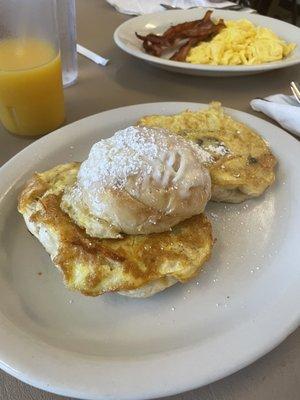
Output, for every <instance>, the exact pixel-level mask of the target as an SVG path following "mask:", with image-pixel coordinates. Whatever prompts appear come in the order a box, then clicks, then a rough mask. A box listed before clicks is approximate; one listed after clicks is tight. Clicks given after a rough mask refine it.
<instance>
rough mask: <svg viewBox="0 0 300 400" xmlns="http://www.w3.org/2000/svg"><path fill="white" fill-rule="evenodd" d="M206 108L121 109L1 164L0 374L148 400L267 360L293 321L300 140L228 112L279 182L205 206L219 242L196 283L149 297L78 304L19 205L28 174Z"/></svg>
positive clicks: (70, 392)
mask: <svg viewBox="0 0 300 400" xmlns="http://www.w3.org/2000/svg"><path fill="white" fill-rule="evenodd" d="M203 106H204V105H201V104H195V103H155V104H141V105H136V106H130V107H124V108H119V109H116V110H111V111H107V112H103V113H101V114H97V115H94V116H91V117H88V118H85V119H83V120H81V121H78V122H75V123H73V124H71V125H68V126H66V127H64V128H62V129H60V130H58V131H56V132H54V133H52V134H50V135H48V136H45V137H44V138H42V139H40V140H38V141H37V142H35V143H34V144H32V145H30V146H28V147H27V148H26V149H25V150H23V151H22V152H21V153H19V154H18V155H16V156H15V157H14V158H13V159H11V160H10V161H9V162H8V163H7V164H5V165H4V166H3V167H2V168H1V169H0V207H1V208H0V209H1V213H0V234H1V242H0V343H1V345H0V367H1V368H2V369H4V370H5V371H7V372H8V373H10V374H12V375H14V376H16V377H17V378H19V379H21V380H23V381H25V382H28V383H30V384H32V385H34V386H37V387H39V388H42V389H45V390H48V391H52V392H55V393H59V394H62V395H66V396H70V397H78V398H83V399H85V400H86V399H97V400H99V399H118V400H123V399H128V400H134V399H139V400H140V399H149V398H154V397H160V396H165V395H170V394H174V393H178V392H182V391H185V390H188V389H192V388H196V387H198V386H201V385H205V384H207V383H209V382H212V381H214V380H216V379H219V378H222V377H224V376H226V375H228V374H231V373H232V372H234V371H236V370H238V369H240V368H242V367H244V366H245V365H247V364H249V363H251V362H252V361H254V360H256V359H257V358H258V357H260V356H262V355H263V354H265V353H266V352H268V351H269V350H271V349H272V348H273V347H274V346H276V345H277V344H278V343H279V342H281V341H282V340H283V339H284V338H285V337H286V336H287V335H288V334H289V333H291V332H292V331H293V330H294V329H295V328H296V326H297V324H298V322H299V317H300V310H299V307H298V306H299V300H300V291H299V285H300V269H299V258H300V250H299V243H300V238H299V216H300V182H299V174H300V167H299V159H300V145H299V143H298V142H297V141H296V140H295V139H293V138H292V137H291V136H289V135H288V134H287V133H286V132H284V131H282V130H281V129H279V128H276V127H275V126H273V125H271V124H269V123H267V122H265V121H263V120H260V119H258V118H256V117H253V116H251V115H248V114H245V113H242V112H239V111H234V110H230V109H228V112H229V113H230V114H231V115H232V116H234V117H236V118H237V119H238V120H240V121H243V122H245V123H246V124H248V125H249V126H251V127H252V128H253V129H255V130H256V131H257V132H259V133H261V134H262V135H263V136H264V137H265V138H266V139H267V140H268V141H269V142H270V144H271V146H272V148H273V150H274V152H275V154H276V155H277V157H278V159H279V167H278V171H277V180H276V184H275V185H274V186H273V187H272V188H271V189H270V190H268V191H267V192H266V194H265V195H264V196H262V197H260V198H258V199H255V200H251V201H247V202H246V203H243V204H240V205H225V204H216V203H210V204H209V206H208V209H207V214H208V215H210V217H211V220H212V223H213V230H214V235H215V237H216V238H217V242H216V244H215V247H214V251H213V256H212V258H211V260H210V261H209V262H208V263H207V265H206V267H205V270H204V272H203V273H201V274H200V276H199V277H198V278H197V279H194V280H193V281H191V282H189V283H187V284H185V285H181V284H177V285H175V286H174V287H172V288H170V289H168V290H166V291H165V292H162V293H161V294H158V295H156V296H154V297H152V298H150V299H144V300H139V299H130V298H125V297H123V296H119V295H116V294H115V295H114V294H108V295H104V296H101V297H96V298H92V297H85V296H83V295H80V294H79V293H73V292H70V291H68V290H67V289H65V288H64V286H63V283H62V279H61V276H60V273H59V272H58V271H57V270H56V268H55V267H54V266H53V265H52V263H51V261H50V259H49V257H48V255H47V254H46V252H45V250H44V249H43V248H42V246H41V245H40V243H39V242H38V241H37V240H36V239H35V238H34V237H32V236H31V235H30V234H29V233H28V231H27V230H26V228H25V224H24V222H23V219H22V217H21V215H19V214H18V212H17V210H16V206H17V198H18V195H19V193H20V190H21V189H22V187H23V185H24V183H25V182H26V180H27V179H28V178H29V177H31V175H32V174H33V172H34V171H43V170H45V169H47V168H50V167H53V166H54V165H56V164H58V163H64V162H68V161H71V160H82V159H84V158H85V157H86V156H87V154H88V151H89V149H90V147H91V145H92V144H93V143H94V142H96V141H98V140H99V139H101V138H105V137H109V136H111V135H112V134H113V133H114V132H115V131H116V130H117V129H120V128H124V127H127V126H128V125H130V124H133V123H135V122H136V120H137V119H138V118H140V117H141V116H143V115H146V114H153V113H158V114H160V113H162V114H169V113H176V112H179V111H181V110H183V109H186V108H190V109H193V110H196V109H198V108H199V107H200V108H201V107H203Z"/></svg>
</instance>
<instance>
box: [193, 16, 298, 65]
mask: <svg viewBox="0 0 300 400" xmlns="http://www.w3.org/2000/svg"><path fill="white" fill-rule="evenodd" d="M225 24H226V28H224V29H222V31H221V32H220V33H218V34H217V35H216V36H215V37H214V38H213V39H212V40H210V41H208V42H202V43H200V44H199V45H198V46H195V47H194V48H192V49H191V50H190V52H189V54H188V56H187V58H186V61H187V62H190V63H192V64H212V65H241V64H244V65H254V64H262V63H266V62H270V61H278V60H281V59H283V58H284V57H286V56H287V55H289V54H290V53H291V52H292V51H293V50H294V49H295V47H296V45H295V44H292V43H290V44H287V43H286V42H285V41H284V40H282V39H280V38H279V37H278V36H277V35H276V34H275V33H274V32H272V31H271V30H270V29H268V28H263V27H260V26H258V27H257V26H255V25H253V24H252V22H250V21H248V20H246V19H241V20H237V21H226V22H225Z"/></svg>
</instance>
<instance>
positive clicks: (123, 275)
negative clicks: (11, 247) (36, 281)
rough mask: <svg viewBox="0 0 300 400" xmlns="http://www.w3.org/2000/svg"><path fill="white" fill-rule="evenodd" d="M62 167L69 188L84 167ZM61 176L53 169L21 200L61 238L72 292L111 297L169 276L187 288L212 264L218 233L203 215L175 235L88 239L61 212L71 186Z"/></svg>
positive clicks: (59, 259) (61, 260)
mask: <svg viewBox="0 0 300 400" xmlns="http://www.w3.org/2000/svg"><path fill="white" fill-rule="evenodd" d="M67 166H69V170H68V167H67ZM59 167H61V169H62V173H63V175H66V174H67V175H68V179H67V180H68V185H71V184H73V183H74V180H75V179H76V176H77V172H76V171H77V170H78V168H79V167H78V165H74V164H65V165H63V166H58V167H56V169H57V168H58V170H59ZM51 171H54V174H53V176H52V175H51ZM56 172H57V171H56V170H55V169H53V170H50V171H46V172H45V173H43V174H36V175H35V176H34V177H33V178H32V179H31V180H30V181H29V183H28V184H27V185H26V187H25V188H24V190H23V192H22V194H21V197H20V200H19V211H20V212H21V213H22V214H25V215H26V214H27V216H28V215H29V214H30V215H29V216H30V221H31V222H32V223H33V224H35V225H37V226H43V227H46V228H47V230H48V231H49V232H55V233H56V236H57V237H58V238H59V248H58V252H57V254H56V255H55V257H54V259H53V261H54V263H55V265H56V266H57V267H58V268H59V269H60V270H61V271H62V273H63V275H64V281H65V284H66V286H68V287H69V288H70V289H75V290H79V291H81V292H82V293H83V294H86V295H90V296H96V295H99V294H101V293H104V292H106V291H120V290H122V291H124V290H131V289H136V288H139V287H141V286H143V285H145V284H146V283H148V282H151V281H155V280H157V279H160V278H162V277H164V276H173V277H175V278H176V279H177V280H179V281H181V282H184V281H186V280H188V279H190V278H192V277H193V276H194V275H195V274H196V273H197V272H198V271H199V269H200V268H201V266H202V265H203V263H204V262H205V261H206V260H207V259H208V258H209V256H210V253H211V250H212V244H213V240H212V230H211V224H210V222H209V220H208V219H207V218H206V217H205V216H204V215H203V214H202V215H198V216H195V217H192V218H191V219H189V220H186V221H184V222H182V223H180V224H178V225H177V226H176V227H174V228H173V230H172V231H170V232H164V233H157V234H151V235H128V236H125V237H124V238H122V239H98V238H94V237H91V236H89V235H87V234H86V232H85V230H84V229H82V228H80V227H79V226H77V225H76V224H75V223H74V222H73V221H72V220H71V218H70V217H69V216H68V215H67V214H66V213H65V212H63V211H62V209H61V208H60V202H61V196H62V193H63V188H64V187H65V186H64V185H63V184H62V185H61V187H60V189H59V187H58V186H59V185H57V182H60V181H61V176H59V174H56ZM71 175H73V178H72V179H71V178H70V176H71ZM28 210H34V211H31V212H29V211H28Z"/></svg>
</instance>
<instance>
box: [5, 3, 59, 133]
mask: <svg viewBox="0 0 300 400" xmlns="http://www.w3.org/2000/svg"><path fill="white" fill-rule="evenodd" d="M0 16H1V19H0V120H1V122H2V123H3V125H4V126H5V127H6V128H7V129H8V130H9V131H10V132H12V133H14V134H17V135H24V136H39V135H43V134H45V133H47V132H50V131H52V130H54V129H56V128H57V127H58V126H59V125H61V124H62V122H63V121H64V118H65V112H64V97H63V87H62V74H61V59H60V53H59V46H58V35H57V21H56V2H55V0H38V1H37V0H0Z"/></svg>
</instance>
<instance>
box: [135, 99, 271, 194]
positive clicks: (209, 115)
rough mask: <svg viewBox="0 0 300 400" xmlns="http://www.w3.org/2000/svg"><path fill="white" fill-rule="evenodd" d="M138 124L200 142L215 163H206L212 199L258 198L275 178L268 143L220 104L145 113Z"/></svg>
mask: <svg viewBox="0 0 300 400" xmlns="http://www.w3.org/2000/svg"><path fill="white" fill-rule="evenodd" d="M137 123H138V124H140V125H149V126H156V127H162V128H167V129H170V130H171V131H173V132H175V133H178V134H180V135H182V136H184V137H186V138H187V139H191V140H193V141H195V142H197V143H198V144H199V145H201V146H202V147H203V148H204V149H205V150H206V151H208V152H209V153H210V154H211V155H212V157H213V162H211V163H208V164H207V168H208V169H209V172H210V174H211V180H212V200H215V201H232V202H239V201H243V200H245V199H247V198H250V197H256V196H259V195H261V194H262V193H263V192H264V191H265V190H266V189H267V188H268V187H269V186H270V185H271V184H272V183H273V182H274V180H275V172H274V168H275V165H276V162H277V161H276V158H275V157H274V155H273V154H272V152H271V150H270V148H269V147H268V145H267V143H266V142H265V141H264V140H263V139H262V138H261V137H260V136H259V135H258V134H257V133H255V132H254V131H252V130H251V129H250V128H249V127H247V126H246V125H244V124H242V123H240V122H238V121H236V120H234V119H233V118H231V117H230V116H229V115H226V114H225V113H224V111H223V109H222V107H221V104H220V103H212V104H211V105H210V107H209V108H208V109H206V110H200V111H196V112H192V111H184V112H182V113H180V114H176V115H171V116H164V115H152V116H146V117H143V118H141V119H140V120H139V121H138V122H137ZM214 142H215V143H214ZM214 147H215V148H216V149H217V151H214V150H213V149H214ZM218 147H219V149H218ZM218 150H219V152H218ZM222 196H224V198H222ZM226 198H227V199H226ZM235 200H236V201H235Z"/></svg>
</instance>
